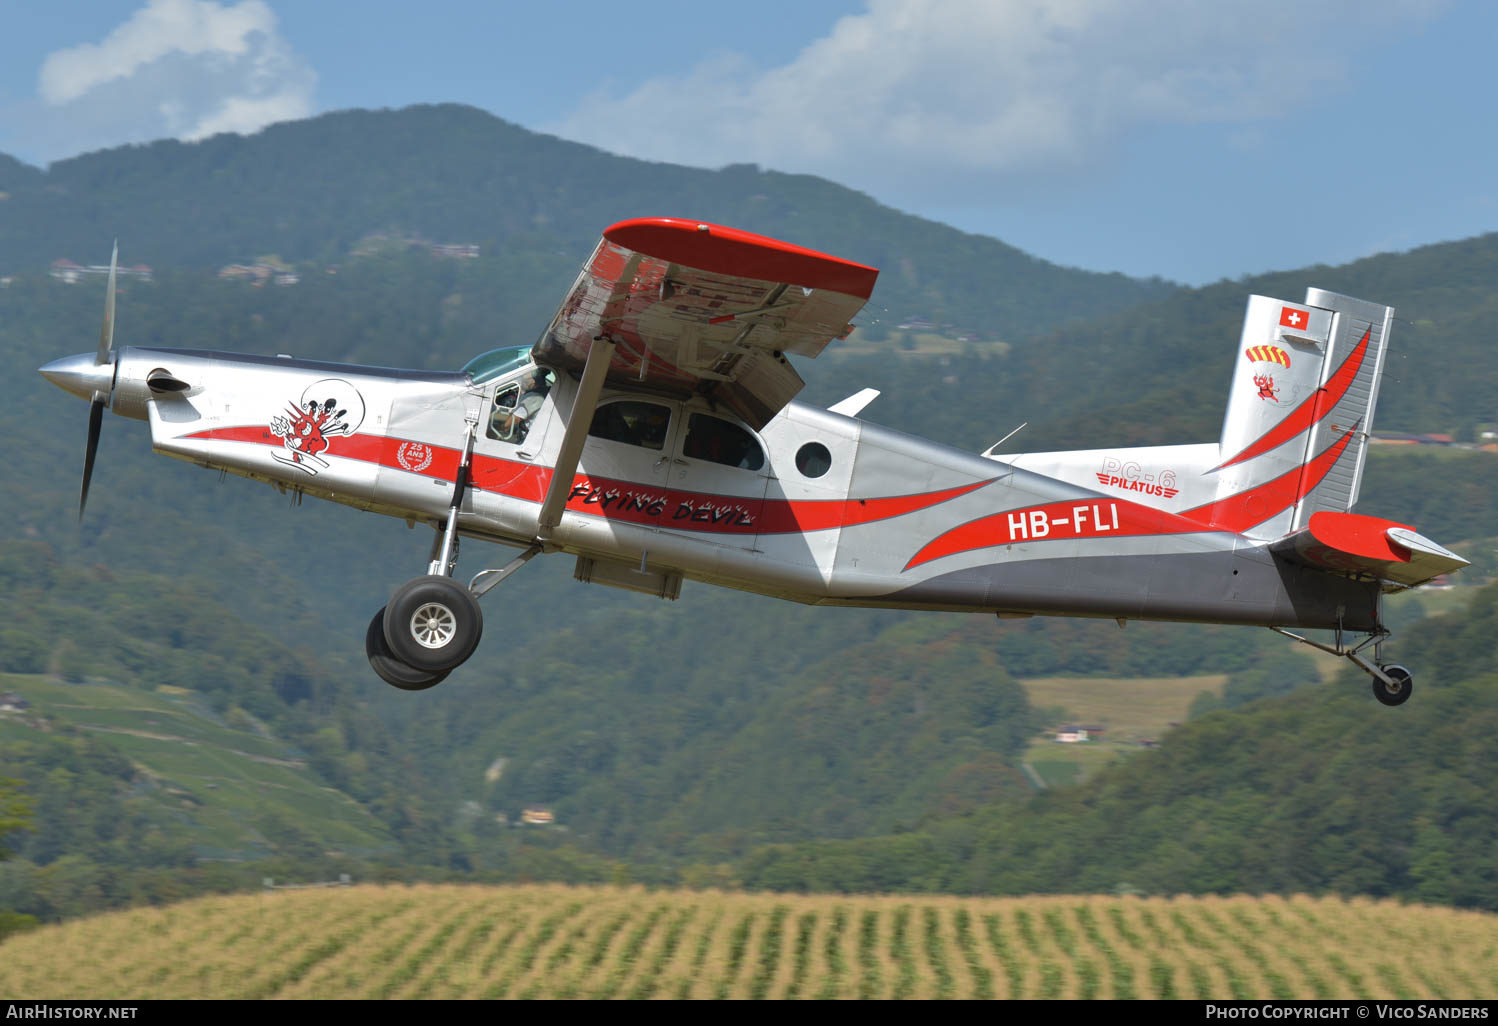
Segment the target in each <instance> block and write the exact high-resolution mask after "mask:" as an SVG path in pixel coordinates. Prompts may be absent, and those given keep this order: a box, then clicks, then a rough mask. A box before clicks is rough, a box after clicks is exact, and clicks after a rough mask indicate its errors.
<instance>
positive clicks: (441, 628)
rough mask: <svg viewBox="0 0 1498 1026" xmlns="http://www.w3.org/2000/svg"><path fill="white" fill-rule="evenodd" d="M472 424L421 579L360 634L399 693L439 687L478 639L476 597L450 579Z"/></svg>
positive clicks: (480, 623)
mask: <svg viewBox="0 0 1498 1026" xmlns="http://www.w3.org/2000/svg"><path fill="white" fill-rule="evenodd" d="M476 425H477V421H476V420H470V421H469V423H468V433H467V437H466V439H465V441H464V445H463V457H462V459H461V460H460V461H459V464H458V474H457V481H456V482H454V486H453V497H452V502H451V504H450V505H449V507H448V511H447V523H446V525H445V529H444V530H443V531H442V533H441V534H440V535H438V537H437V539H436V541H435V542H434V543H433V546H432V560H431V563H430V564H429V565H428V567H427V573H426V575H425V576H423V577H417V578H414V579H412V580H409V581H407V582H406V583H405V584H403V585H401V586H400V587H399V588H397V589H396V592H395V594H394V595H393V596H391V599H390V601H389V603H387V604H386V606H385V608H384V609H382V610H380V611H379V612H378V613H376V614H375V617H374V619H373V620H371V621H370V624H369V629H368V630H367V631H365V633H364V651H365V654H366V655H367V656H368V657H369V665H370V667H371V668H372V669H373V670H374V672H375V673H377V674H379V676H380V678H381V679H382V680H384V681H385V682H386V683H387V684H390V685H393V686H394V687H397V688H400V689H402V690H404V691H420V690H423V689H425V688H429V687H432V686H433V685H436V684H440V683H441V682H442V681H443V680H444V679H446V677H447V675H448V674H449V673H451V672H452V671H453V670H455V669H457V667H459V666H461V665H462V664H463V662H464V661H465V660H467V659H468V657H469V656H471V655H473V651H474V649H476V648H478V644H479V639H480V638H481V637H483V633H484V614H483V612H482V611H480V609H479V601H478V597H477V596H476V595H475V594H474V593H473V591H472V590H470V589H469V588H465V587H463V585H461V584H459V583H457V582H456V581H454V580H453V578H452V574H453V571H454V569H456V567H457V562H458V511H459V508H460V507H461V506H462V504H463V493H464V492H465V491H466V490H467V488H468V465H469V461H470V459H471V458H472V456H473V439H474V429H475V427H476Z"/></svg>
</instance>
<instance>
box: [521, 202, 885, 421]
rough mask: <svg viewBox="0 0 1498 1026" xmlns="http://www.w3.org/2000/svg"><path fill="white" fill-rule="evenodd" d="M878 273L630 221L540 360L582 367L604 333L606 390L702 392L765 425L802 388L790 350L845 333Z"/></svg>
mask: <svg viewBox="0 0 1498 1026" xmlns="http://www.w3.org/2000/svg"><path fill="white" fill-rule="evenodd" d="M878 274H879V272H878V271H877V270H875V269H874V268H872V267H866V266H864V265H863V264H856V263H853V262H852V261H848V260H841V259H839V258H837V257H832V256H828V255H826V254H825V253H817V252H815V251H813V250H809V249H803V248H801V247H799V246H793V245H791V244H789V243H785V242H780V241H778V240H776V239H769V238H766V237H764V236H761V235H752V234H750V233H748V232H741V231H737V230H735V229H732V228H723V227H720V226H718V225H710V224H705V223H702V222H698V221H683V220H680V219H677V218H641V219H637V220H633V221H623V222H620V223H619V224H616V225H614V226H612V227H610V228H609V229H607V230H606V231H605V232H604V234H603V239H602V240H600V242H599V243H598V247H597V248H596V249H595V250H594V251H593V255H592V256H591V257H590V258H589V259H588V262H587V263H586V264H585V265H584V266H583V270H582V272H581V273H580V274H579V275H578V278H577V281H576V282H575V283H574V284H573V287H572V289H571V291H570V292H569V293H568V295H567V298H566V300H565V301H564V302H563V303H562V306H561V309H559V310H558V311H557V313H556V316H555V317H554V318H552V321H551V324H550V326H549V327H548V328H547V330H546V332H545V333H544V334H543V335H542V336H541V339H540V341H538V342H537V343H536V346H535V349H534V350H533V356H534V357H535V359H536V360H537V361H538V362H540V363H543V364H547V365H549V366H553V367H557V368H560V369H563V370H569V371H573V372H580V371H581V370H582V368H583V366H584V365H585V364H586V363H587V357H588V351H589V349H590V348H591V347H592V344H593V341H594V340H595V339H597V338H600V337H603V338H607V339H609V340H610V341H612V342H613V343H614V344H615V351H614V355H613V359H612V360H611V361H610V364H609V369H608V374H607V383H608V384H609V385H611V386H613V387H616V388H630V389H635V390H638V391H643V392H653V393H656V394H660V395H665V396H671V397H674V398H680V399H684V398H687V397H689V396H692V395H702V396H705V397H707V398H708V399H709V400H710V401H711V402H713V403H714V404H715V405H721V406H723V407H725V408H726V409H728V410H730V411H731V412H733V413H735V414H737V415H738V416H739V417H741V418H742V419H743V420H744V421H746V422H747V423H748V424H749V425H750V426H751V427H753V428H755V429H756V430H758V429H759V428H762V427H763V426H764V425H765V423H766V422H768V421H769V419H770V418H771V417H773V416H774V415H775V414H776V413H777V412H779V410H780V409H781V408H782V407H784V406H785V404H786V403H788V402H790V401H791V399H792V398H793V397H794V396H795V395H796V393H797V392H799V391H800V390H801V387H802V384H803V383H802V381H801V378H800V376H799V375H798V374H797V373H796V371H795V370H794V369H793V368H792V367H791V365H790V363H789V362H788V361H787V360H786V358H785V353H787V352H790V353H796V354H799V355H803V356H809V357H814V356H816V355H817V354H818V353H820V352H821V351H822V349H823V348H825V347H826V345H827V343H828V342H830V341H832V340H833V339H834V338H842V337H844V336H846V335H847V333H848V331H849V330H850V328H851V324H850V322H851V320H852V318H853V316H854V315H855V314H857V313H858V311H859V310H860V309H861V308H862V307H863V304H864V303H865V302H866V301H867V299H868V297H869V295H870V294H871V293H872V292H873V288H874V282H875V280H876V279H877V277H878Z"/></svg>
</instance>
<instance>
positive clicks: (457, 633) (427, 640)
mask: <svg viewBox="0 0 1498 1026" xmlns="http://www.w3.org/2000/svg"><path fill="white" fill-rule="evenodd" d="M483 634H484V614H483V613H482V612H480V611H479V600H478V599H476V598H474V597H473V592H471V591H469V590H468V589H467V588H465V587H463V586H462V585H461V584H459V583H458V582H456V581H454V580H453V579H452V578H451V577H441V576H439V575H436V574H429V575H427V576H426V577H418V578H416V579H415V580H411V581H407V582H406V583H405V584H403V585H401V586H400V587H399V588H397V589H396V592H395V595H394V596H393V597H392V598H391V599H390V604H389V605H387V606H386V607H385V641H386V642H387V643H388V644H389V645H390V651H391V652H393V653H394V654H395V657H396V658H397V659H399V660H400V661H401V662H403V663H405V664H407V665H408V666H414V667H415V668H416V669H418V670H425V671H427V672H429V673H435V672H437V671H438V670H451V669H453V668H454V667H456V666H459V665H461V664H462V663H463V661H464V660H465V659H467V658H468V657H469V656H471V655H473V650H474V649H476V648H478V645H479V638H481V637H483Z"/></svg>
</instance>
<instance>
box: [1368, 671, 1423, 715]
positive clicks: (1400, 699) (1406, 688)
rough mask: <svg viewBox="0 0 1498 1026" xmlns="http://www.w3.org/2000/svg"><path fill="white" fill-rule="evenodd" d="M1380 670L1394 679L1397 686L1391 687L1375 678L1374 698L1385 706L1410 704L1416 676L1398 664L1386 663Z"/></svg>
mask: <svg viewBox="0 0 1498 1026" xmlns="http://www.w3.org/2000/svg"><path fill="white" fill-rule="evenodd" d="M1379 669H1380V670H1383V671H1384V672H1385V673H1387V674H1388V675H1389V676H1390V677H1393V678H1394V681H1395V686H1394V687H1390V686H1389V685H1388V684H1385V683H1384V682H1383V681H1381V680H1379V679H1378V678H1377V677H1374V678H1373V697H1374V698H1376V699H1378V700H1379V701H1380V702H1382V703H1383V704H1384V705H1403V704H1404V703H1406V702H1408V701H1409V700H1410V694H1411V693H1412V692H1413V691H1414V690H1415V675H1414V674H1412V673H1410V671H1409V670H1407V669H1405V668H1404V667H1403V666H1400V665H1399V664H1398V663H1385V664H1384V665H1382V666H1380V667H1379Z"/></svg>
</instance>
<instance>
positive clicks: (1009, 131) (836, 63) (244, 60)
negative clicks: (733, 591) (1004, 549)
mask: <svg viewBox="0 0 1498 1026" xmlns="http://www.w3.org/2000/svg"><path fill="white" fill-rule="evenodd" d="M5 21H6V31H5V32H4V33H0V152H4V153H9V154H11V155H12V156H16V157H18V158H20V159H22V160H25V161H27V162H28V163H33V164H38V165H44V164H46V163H47V162H49V161H52V160H57V159H61V158H65V157H68V156H72V155H75V154H78V153H82V152H86V151H89V150H93V149H99V148H103V147H106V146H115V145H120V144H122V143H126V142H139V141H146V140H150V139H155V138H162V137H167V136H175V137H178V138H184V139H194V138H201V137H203V136H205V135H208V134H212V133H213V132H215V131H222V130H230V131H241V132H249V131H254V130H256V129H258V128H260V127H263V126H264V125H265V124H267V123H270V122H272V121H276V120H286V119H289V118H297V117H306V116H309V115H312V114H317V113H321V112H324V111H328V110H338V109H343V108H348V107H399V106H404V105H406V104H410V103H420V102H442V101H456V102H461V103H469V104H473V105H474V106H477V107H481V108H484V109H485V110H489V111H491V112H493V113H494V114H497V115H499V116H500V117H503V118H506V119H507V120H510V121H514V122H516V123H518V124H521V125H524V126H526V127H528V128H532V129H537V130H540V131H547V132H552V133H555V134H558V135H562V136H565V137H567V138H572V139H577V140H579V141H582V142H587V143H591V144H594V145H597V146H600V147H602V148H604V149H608V150H612V151H614V152H621V153H627V154H630V155H632V156H639V157H644V158H649V159H654V160H670V161H676V162H680V163H686V164H693V165H698V166H704V167H717V166H721V165H723V164H727V163H740V162H753V163H758V164H760V165H762V166H765V167H772V168H776V169H778V170H784V171H793V172H806V173H812V174H819V175H823V176H825V177H827V178H831V179H833V180H834V181H838V182H841V183H843V184H845V185H849V186H851V187H853V188H857V189H860V190H862V191H864V192H867V193H869V194H870V195H872V196H874V197H875V198H876V199H878V200H880V201H881V202H884V203H886V204H888V205H890V206H893V207H897V208H899V209H902V210H906V211H909V212H912V213H916V214H920V215H923V216H926V217H930V218H933V219H935V220H940V221H944V222H946V223H948V224H952V225H954V226H956V227H958V228H961V229H963V230H965V231H971V232H978V233H982V234H986V235H993V236H996V237H998V238H1001V239H1003V240H1005V241H1006V242H1009V243H1012V244H1014V245H1017V246H1019V247H1021V248H1023V249H1025V250H1027V251H1029V252H1031V253H1034V254H1036V255H1038V256H1041V257H1044V258H1046V259H1048V260H1053V261H1056V262H1059V263H1064V264H1071V265H1076V266H1081V267H1088V268H1094V269H1099V270H1122V271H1125V272H1127V273H1130V274H1139V275H1150V274H1159V275H1162V276H1164V277H1167V278H1172V279H1175V280H1178V281H1186V282H1191V283H1200V282H1206V281H1211V280H1216V279H1218V278H1222V277H1233V276H1237V275H1240V274H1247V273H1254V272H1258V271H1264V270H1270V269H1285V268H1294V267H1301V266H1305V265H1308V264H1313V263H1321V262H1324V263H1340V262H1343V261H1346V260H1351V259H1356V258H1357V257H1361V256H1366V255H1368V254H1371V253H1375V252H1381V251H1384V250H1390V249H1396V250H1397V249H1407V248H1410V247H1413V246H1417V245H1420V244H1423V243H1428V242H1437V241H1444V240H1447V239H1455V238H1463V237H1466V236H1470V235H1476V234H1480V233H1482V232H1487V231H1493V230H1498V174H1495V167H1498V132H1495V131H1494V123H1495V121H1498V117H1495V107H1498V103H1495V101H1498V62H1495V61H1494V60H1493V58H1492V54H1493V53H1494V52H1495V47H1498V4H1493V3H1490V2H1487V0H1471V2H1463V0H1251V2H1249V0H1212V2H1204V0H857V2H855V0H799V2H786V0H757V2H756V3H754V4H736V5H729V4H711V3H702V2H701V0H696V2H678V0H653V2H652V3H651V4H648V5H643V6H642V5H628V4H617V3H602V2H593V0H573V2H559V3H553V4H534V3H525V4H521V3H508V2H492V0H490V2H477V0H469V2H462V0H426V2H423V3H420V4H412V3H410V2H408V0H407V2H401V3H396V2H387V0H366V2H362V3H331V2H320V0H299V2H296V3H292V2H289V0H219V2H208V0H150V2H149V3H148V2H145V0H132V2H130V3H122V2H118V0H72V2H71V3H69V4H67V5H42V4H24V5H16V7H14V8H12V9H11V10H9V11H7V13H6V17H5ZM642 213H646V214H656V213H663V212H662V211H643V212H642ZM673 213H677V214H680V215H682V216H688V217H690V216H692V212H691V211H675V212H673ZM795 241H798V242H802V243H805V244H808V245H813V246H814V245H816V240H815V239H798V240H795Z"/></svg>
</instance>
